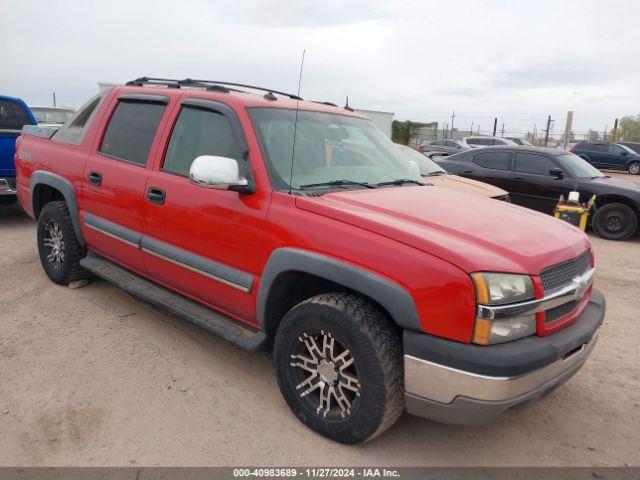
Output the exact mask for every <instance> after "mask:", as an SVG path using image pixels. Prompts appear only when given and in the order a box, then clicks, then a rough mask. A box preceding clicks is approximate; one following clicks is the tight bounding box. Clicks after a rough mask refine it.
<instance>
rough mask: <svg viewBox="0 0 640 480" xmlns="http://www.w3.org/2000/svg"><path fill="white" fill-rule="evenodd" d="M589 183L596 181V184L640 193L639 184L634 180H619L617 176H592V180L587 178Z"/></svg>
mask: <svg viewBox="0 0 640 480" xmlns="http://www.w3.org/2000/svg"><path fill="white" fill-rule="evenodd" d="M589 183H597V184H598V185H602V186H607V187H612V188H615V189H616V190H620V189H622V190H626V191H628V192H633V193H636V194H640V184H638V183H636V182H630V181H627V180H620V179H619V178H614V177H599V178H594V179H593V180H589Z"/></svg>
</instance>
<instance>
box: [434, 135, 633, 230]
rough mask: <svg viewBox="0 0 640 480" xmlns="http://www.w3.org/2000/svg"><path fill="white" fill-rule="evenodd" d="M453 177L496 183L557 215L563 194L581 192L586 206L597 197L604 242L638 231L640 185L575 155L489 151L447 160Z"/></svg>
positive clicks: (517, 199)
mask: <svg viewBox="0 0 640 480" xmlns="http://www.w3.org/2000/svg"><path fill="white" fill-rule="evenodd" d="M438 165H440V166H442V167H443V168H444V169H445V170H447V171H448V172H449V173H452V174H455V175H461V176H463V177H467V178H472V179H474V180H479V181H482V182H486V183H490V184H492V185H495V186H496V187H499V188H502V189H504V190H506V191H508V192H509V196H510V197H511V201H512V202H513V203H515V204H518V205H522V206H524V207H528V208H531V209H534V210H538V211H540V212H544V213H548V214H552V213H553V211H554V208H555V206H556V204H557V202H558V199H559V197H560V196H561V195H562V196H564V198H567V197H568V194H569V192H570V191H572V190H577V191H578V192H580V201H581V202H587V201H588V200H589V199H590V198H591V196H592V195H597V198H596V203H595V208H596V211H595V213H594V214H593V217H592V222H591V223H592V226H593V229H594V230H595V232H596V233H597V234H598V235H599V236H601V237H602V238H606V239H610V240H626V239H627V238H629V237H630V236H631V235H633V234H634V233H635V232H636V230H637V226H638V216H639V214H640V186H638V185H636V184H634V183H629V182H624V181H621V180H617V179H614V178H611V177H609V176H606V175H604V174H603V173H601V172H600V171H599V170H598V169H596V168H595V167H593V166H592V165H590V164H589V163H587V162H586V161H584V160H583V159H582V158H580V157H578V156H577V155H574V154H572V153H567V152H564V151H561V150H556V149H551V148H537V147H520V146H518V147H488V148H483V149H481V150H471V151H469V152H463V153H460V154H457V155H452V156H450V157H444V158H442V159H441V160H440V161H439V162H438Z"/></svg>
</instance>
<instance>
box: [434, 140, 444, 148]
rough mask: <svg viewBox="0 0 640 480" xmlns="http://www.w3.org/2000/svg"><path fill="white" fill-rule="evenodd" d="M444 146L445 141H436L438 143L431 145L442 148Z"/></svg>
mask: <svg viewBox="0 0 640 480" xmlns="http://www.w3.org/2000/svg"><path fill="white" fill-rule="evenodd" d="M444 144H445V141H444V140H436V141H435V142H433V143H432V144H431V145H435V146H438V147H442V146H444Z"/></svg>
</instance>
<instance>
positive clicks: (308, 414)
mask: <svg viewBox="0 0 640 480" xmlns="http://www.w3.org/2000/svg"><path fill="white" fill-rule="evenodd" d="M274 357H275V359H276V370H277V377H278V384H279V385H280V390H281V392H282V395H283V396H284V398H285V400H286V402H287V404H288V405H289V407H290V408H291V410H292V411H293V413H294V414H295V415H296V417H298V419H299V420H300V421H301V422H302V423H304V424H305V425H307V426H308V427H309V428H311V429H312V430H315V431H316V432H318V433H320V434H322V435H324V436H326V437H328V438H331V439H333V440H336V441H338V442H342V443H358V442H363V441H366V440H370V439H372V438H374V437H375V436H377V435H379V434H380V433H382V432H383V431H385V430H386V429H387V428H389V427H390V426H391V425H393V424H394V423H395V421H396V420H397V419H398V418H399V417H400V415H401V414H402V412H403V410H404V384H403V382H404V377H403V375H404V373H403V372H404V368H403V358H402V349H401V337H400V333H399V331H398V329H397V327H396V326H395V325H393V324H391V323H390V322H389V321H388V320H387V318H386V317H385V316H384V315H383V314H382V312H380V311H379V310H378V309H376V308H375V307H374V306H373V305H372V304H370V303H369V302H367V301H366V300H364V299H362V298H360V297H357V296H355V295H350V294H345V293H331V294H323V295H318V296H315V297H313V298H310V299H308V300H306V301H304V302H302V303H300V304H298V305H296V306H295V307H294V308H293V309H291V310H290V311H289V312H288V313H287V315H286V316H285V317H284V319H283V320H282V323H281V324H280V327H279V328H278V332H277V334H276V339H275V345H274Z"/></svg>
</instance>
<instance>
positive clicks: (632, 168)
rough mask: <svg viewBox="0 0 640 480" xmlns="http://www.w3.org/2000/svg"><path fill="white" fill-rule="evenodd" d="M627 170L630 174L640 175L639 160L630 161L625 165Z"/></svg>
mask: <svg viewBox="0 0 640 480" xmlns="http://www.w3.org/2000/svg"><path fill="white" fill-rule="evenodd" d="M627 171H628V172H629V173H630V174H631V175H640V163H639V162H632V163H630V164H629V166H628V167H627Z"/></svg>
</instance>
